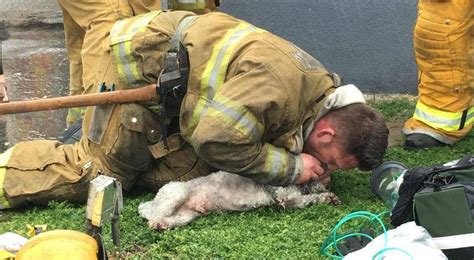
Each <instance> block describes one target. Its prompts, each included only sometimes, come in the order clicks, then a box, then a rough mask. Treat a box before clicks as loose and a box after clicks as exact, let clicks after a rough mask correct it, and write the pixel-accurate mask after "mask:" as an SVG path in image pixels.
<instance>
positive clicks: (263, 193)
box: [138, 171, 341, 230]
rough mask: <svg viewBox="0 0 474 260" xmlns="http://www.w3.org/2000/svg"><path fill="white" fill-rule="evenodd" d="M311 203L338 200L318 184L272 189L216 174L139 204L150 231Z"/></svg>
mask: <svg viewBox="0 0 474 260" xmlns="http://www.w3.org/2000/svg"><path fill="white" fill-rule="evenodd" d="M312 203H326V204H333V205H338V204H340V203H341V201H340V200H339V198H338V197H337V196H336V195H335V194H334V193H332V192H328V191H327V190H326V188H325V187H324V186H323V185H322V184H320V183H318V182H311V183H309V184H306V185H290V186H288V187H274V186H269V185H262V184H258V183H256V182H254V181H253V180H251V179H249V178H245V177H242V176H239V175H237V174H232V173H227V172H223V171H219V172H216V173H213V174H211V175H208V176H204V177H200V178H196V179H193V180H190V181H187V182H170V183H168V184H166V185H165V186H163V187H162V188H161V189H160V190H159V191H158V193H157V194H156V196H155V199H154V200H152V201H148V202H145V203H141V204H140V206H139V207H138V211H139V212H140V215H141V216H142V217H144V218H146V219H148V225H149V226H150V228H152V229H156V230H166V229H171V228H174V227H177V226H183V225H186V224H188V223H189V222H191V221H193V220H194V219H196V218H197V217H199V216H200V215H203V214H208V213H210V212H212V211H225V210H231V211H247V210H251V209H255V208H257V207H260V206H267V205H273V204H276V205H279V206H281V207H283V208H304V207H306V206H308V205H310V204H312Z"/></svg>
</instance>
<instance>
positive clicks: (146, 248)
mask: <svg viewBox="0 0 474 260" xmlns="http://www.w3.org/2000/svg"><path fill="white" fill-rule="evenodd" d="M373 105H374V106H375V107H377V108H379V109H381V110H382V111H383V113H384V115H385V116H386V118H387V119H388V120H389V121H390V120H392V121H393V120H402V121H404V120H405V119H407V118H408V117H409V116H411V113H412V112H413V108H414V103H413V102H410V101H406V100H404V99H395V100H392V101H384V102H382V103H375V104H373ZM473 146H474V135H473V134H472V132H471V134H470V135H469V136H467V137H466V138H465V139H464V140H463V141H462V142H459V143H458V144H456V145H455V146H454V147H452V148H449V147H442V148H434V149H430V150H424V151H419V152H413V151H405V150H403V149H402V147H401V144H398V145H395V146H393V147H390V148H389V150H388V153H387V156H386V159H387V160H397V161H401V162H403V163H405V164H406V165H408V166H410V167H414V166H421V165H430V164H433V163H441V162H446V161H450V160H453V159H456V158H459V157H461V156H462V155H464V154H466V153H472V147H473ZM369 177H370V173H369V172H360V171H357V170H353V171H346V172H337V173H335V174H334V178H333V182H332V186H331V190H332V191H334V192H335V193H336V194H338V195H339V197H340V198H341V200H342V201H343V205H340V206H336V207H333V206H328V205H314V206H311V207H309V208H306V209H301V210H294V209H290V210H282V209H277V208H273V207H267V208H260V209H257V210H254V211H251V212H234V213H213V214H210V215H209V216H207V217H204V218H200V219H198V220H196V221H195V222H193V223H191V224H190V225H187V226H185V227H181V228H177V229H175V230H172V231H167V232H163V233H158V232H154V231H151V230H149V229H148V227H147V225H146V221H145V220H144V219H142V218H141V217H140V216H139V215H138V212H137V207H138V204H139V203H140V202H142V201H146V200H151V199H152V198H153V194H134V195H128V196H127V197H126V198H125V201H124V205H125V208H124V211H123V216H122V218H121V223H120V226H121V242H122V246H121V247H120V248H115V247H114V246H113V245H112V242H111V240H112V239H111V235H110V228H109V227H107V228H105V230H104V233H105V240H106V247H107V249H108V250H109V251H111V252H115V255H116V256H119V257H120V258H128V259H150V258H238V259H248V258H268V259H273V258H278V259H288V258H290V259H300V258H304V259H325V257H323V256H321V255H320V254H319V248H320V246H321V245H322V243H323V240H324V239H325V238H326V237H327V236H328V234H329V232H330V230H331V229H332V228H333V227H334V225H335V224H336V223H337V221H338V220H339V219H341V218H342V217H344V216H346V215H347V214H349V213H351V212H353V211H358V210H368V211H371V212H374V213H380V212H383V211H385V210H387V208H386V206H385V205H384V204H383V203H382V201H381V200H379V199H378V198H376V197H375V195H373V194H372V193H371V191H370V188H369ZM84 216H85V207H84V206H83V205H73V204H70V203H57V202H51V203H50V204H49V205H48V207H32V208H28V209H23V210H11V211H6V212H0V234H2V233H4V232H7V231H11V232H16V233H18V234H21V235H25V236H26V232H27V228H26V225H27V224H47V225H48V228H49V229H73V230H79V231H84V219H85V217H84Z"/></svg>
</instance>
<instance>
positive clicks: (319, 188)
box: [306, 180, 328, 194]
mask: <svg viewBox="0 0 474 260" xmlns="http://www.w3.org/2000/svg"><path fill="white" fill-rule="evenodd" d="M306 186H307V189H308V193H307V194H309V193H322V192H327V191H328V190H327V189H326V187H325V186H324V185H322V184H321V183H320V182H319V181H316V180H312V181H310V182H308V183H307V184H306Z"/></svg>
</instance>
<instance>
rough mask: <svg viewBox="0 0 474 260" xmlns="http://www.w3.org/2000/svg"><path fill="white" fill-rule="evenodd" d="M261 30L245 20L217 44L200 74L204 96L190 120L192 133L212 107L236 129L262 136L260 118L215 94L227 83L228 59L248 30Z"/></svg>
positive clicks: (213, 111)
mask: <svg viewBox="0 0 474 260" xmlns="http://www.w3.org/2000/svg"><path fill="white" fill-rule="evenodd" d="M262 31H263V30H262V29H259V28H257V27H255V26H253V25H251V24H248V23H245V22H242V23H241V24H239V25H238V26H236V27H235V28H233V29H231V30H229V31H228V32H227V33H226V34H225V35H224V37H223V38H222V39H221V40H220V41H219V42H218V43H217V44H216V46H215V47H214V49H213V50H212V54H211V57H210V59H209V61H208V62H207V65H206V68H205V69H204V72H203V74H202V76H201V89H200V91H201V94H200V95H201V98H200V99H199V102H198V104H197V105H196V108H195V110H194V113H193V116H192V118H191V120H190V124H189V125H190V129H191V131H190V134H191V135H192V133H193V131H194V129H195V128H196V126H197V124H198V123H199V120H200V119H201V117H202V116H204V115H205V114H206V113H207V110H208V109H209V108H211V111H209V115H211V116H216V117H220V119H221V120H226V121H228V120H232V121H233V122H234V125H235V126H236V129H237V130H238V131H239V132H241V133H243V134H244V135H245V136H248V137H249V138H250V139H251V140H255V139H256V138H259V137H260V135H261V132H262V131H263V127H262V126H261V125H258V120H256V119H255V118H254V116H253V115H252V113H250V112H248V111H247V110H246V109H245V108H244V107H242V106H240V105H239V104H237V103H235V102H232V101H231V100H230V99H226V98H225V97H222V96H218V97H217V98H216V99H214V96H215V95H216V93H217V91H218V89H219V87H220V86H221V85H222V84H223V83H224V79H225V75H226V73H227V67H228V66H229V60H230V57H231V55H232V53H233V51H234V49H235V47H236V46H237V44H238V43H239V42H240V41H241V40H242V39H243V38H244V37H245V36H247V35H248V34H249V33H252V32H262ZM250 122H252V123H253V125H252V123H250Z"/></svg>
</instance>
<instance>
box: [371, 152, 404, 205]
mask: <svg viewBox="0 0 474 260" xmlns="http://www.w3.org/2000/svg"><path fill="white" fill-rule="evenodd" d="M407 170H408V167H406V166H405V165H404V164H402V163H400V162H396V161H388V162H384V163H382V164H381V165H379V166H378V167H377V168H375V169H374V170H373V171H372V176H371V177H370V188H371V189H372V192H373V193H375V194H376V195H378V196H379V197H380V198H382V199H383V200H384V201H385V202H386V203H387V204H388V205H389V206H390V210H391V209H393V207H394V206H395V204H396V203H397V200H398V189H399V188H400V185H401V184H402V182H403V176H404V175H405V172H406V171H407Z"/></svg>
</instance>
